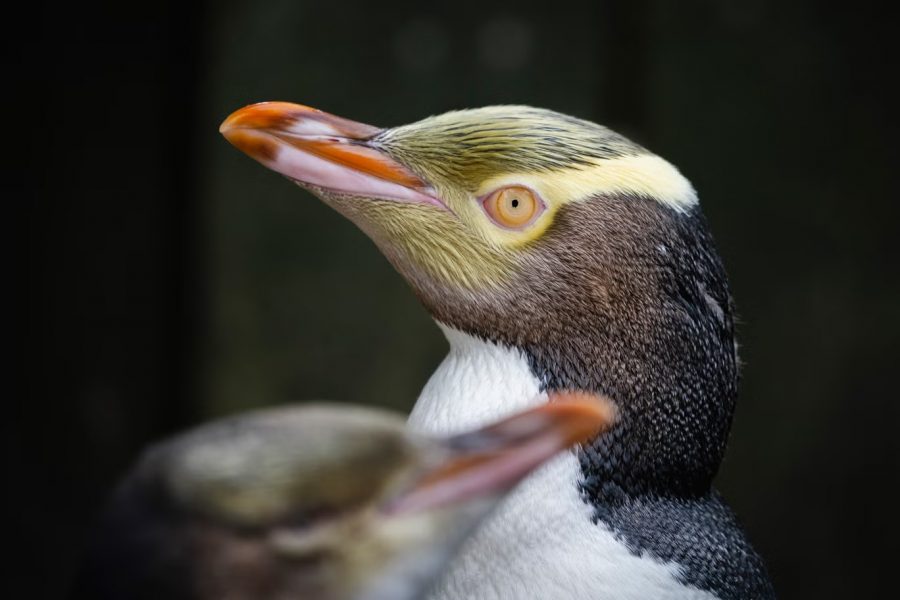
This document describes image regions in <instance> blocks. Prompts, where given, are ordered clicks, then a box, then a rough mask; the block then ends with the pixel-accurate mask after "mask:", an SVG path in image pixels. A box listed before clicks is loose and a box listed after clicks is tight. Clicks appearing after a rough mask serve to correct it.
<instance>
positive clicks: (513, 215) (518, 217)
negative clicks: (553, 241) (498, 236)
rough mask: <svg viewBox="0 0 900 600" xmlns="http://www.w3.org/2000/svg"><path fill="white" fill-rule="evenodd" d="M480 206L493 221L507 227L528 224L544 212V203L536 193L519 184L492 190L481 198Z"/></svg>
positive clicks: (516, 227) (515, 227)
mask: <svg viewBox="0 0 900 600" xmlns="http://www.w3.org/2000/svg"><path fill="white" fill-rule="evenodd" d="M482 206H484V211H485V212H486V213H487V214H488V216H489V217H490V218H491V220H493V221H494V223H496V224H497V225H500V226H501V227H506V228H507V229H521V228H523V227H525V226H526V225H530V224H531V223H532V222H534V220H535V219H537V217H538V216H539V215H540V214H541V213H542V212H544V203H543V202H542V201H541V199H540V198H539V197H538V195H537V194H535V193H534V192H533V191H531V190H530V189H528V188H527V187H523V186H520V185H511V186H509V187H504V188H500V189H499V190H494V191H493V192H491V193H490V194H488V196H487V197H486V198H485V199H484V200H482Z"/></svg>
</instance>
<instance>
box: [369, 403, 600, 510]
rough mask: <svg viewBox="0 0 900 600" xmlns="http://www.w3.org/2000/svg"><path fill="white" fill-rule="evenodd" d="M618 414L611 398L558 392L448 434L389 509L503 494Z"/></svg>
mask: <svg viewBox="0 0 900 600" xmlns="http://www.w3.org/2000/svg"><path fill="white" fill-rule="evenodd" d="M615 414H616V410H615V405H614V404H613V403H612V401H610V400H609V399H607V398H605V397H600V396H590V395H587V394H580V393H579V394H572V393H557V394H553V395H551V398H550V402H549V403H547V404H545V405H543V406H540V407H538V408H534V409H531V410H528V411H525V412H523V413H519V414H516V415H514V416H512V417H509V418H507V419H505V420H503V421H500V422H498V423H495V424H492V425H489V426H487V427H485V428H482V429H478V430H476V431H472V432H467V433H463V434H460V435H456V436H453V437H449V438H446V439H445V440H443V442H442V444H441V448H442V450H443V456H442V457H441V459H439V460H438V461H437V464H434V465H431V466H430V467H428V468H426V469H425V471H424V472H423V473H421V474H420V475H419V476H418V477H417V478H416V480H415V481H414V482H413V483H412V485H411V486H409V488H408V489H407V490H405V491H403V492H401V493H400V494H399V495H398V496H397V497H394V498H392V499H391V500H390V501H389V503H388V505H387V506H386V507H385V511H386V512H387V513H390V514H398V513H404V514H405V513H411V512H418V511H422V510H429V509H434V508H439V507H442V506H445V505H449V504H455V503H460V502H466V501H469V500H474V499H477V498H483V497H489V496H497V495H500V494H503V493H505V492H507V491H509V490H510V489H511V488H513V487H514V486H515V485H516V484H518V483H519V482H520V481H521V480H522V479H524V478H525V477H526V476H527V475H528V474H529V473H531V472H532V471H533V470H535V469H536V468H537V467H539V466H541V465H542V464H544V463H545V462H546V461H548V460H549V459H550V458H552V457H553V456H555V455H556V454H557V453H559V452H560V451H562V450H564V449H566V448H568V447H570V446H572V445H574V444H578V443H581V442H584V441H586V440H588V439H590V438H592V437H594V436H596V435H597V434H598V433H599V432H600V431H603V430H605V429H608V428H609V427H610V426H611V425H612V423H613V422H614V421H615Z"/></svg>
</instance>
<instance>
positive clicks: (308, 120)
mask: <svg viewBox="0 0 900 600" xmlns="http://www.w3.org/2000/svg"><path fill="white" fill-rule="evenodd" d="M381 131H382V130H381V129H379V128H377V127H373V126H371V125H366V124H364V123H357V122H356V121H350V120H349V119H344V118H341V117H337V116H335V115H331V114H328V113H326V112H322V111H320V110H316V109H314V108H310V107H308V106H302V105H300V104H291V103H288V102H261V103H259V104H251V105H250V106H246V107H244V108H242V109H240V110H237V111H235V112H234V113H232V114H231V115H230V116H229V117H228V118H227V119H225V121H224V122H223V123H222V125H221V126H220V127H219V132H221V133H222V135H224V136H225V138H226V139H227V140H228V141H229V142H231V143H232V144H233V145H234V146H235V147H236V148H238V149H239V150H241V151H243V152H245V153H246V154H248V155H249V156H250V157H251V158H254V159H256V160H258V161H259V162H261V163H262V164H263V165H265V166H266V167H268V168H270V169H272V170H273V171H276V172H277V173H281V174H282V175H285V176H287V177H289V178H291V179H293V180H295V181H297V182H298V183H300V184H305V185H307V186H312V187H316V188H324V189H325V190H327V191H330V192H337V193H340V194H345V195H350V196H362V197H365V198H378V199H387V200H396V201H401V202H423V203H426V204H436V205H438V206H443V205H442V204H441V203H440V202H439V201H438V200H437V199H436V198H435V196H434V191H433V190H432V189H431V188H430V186H429V185H428V184H427V183H426V182H425V181H423V180H422V179H421V178H420V177H419V176H418V175H416V174H415V173H413V172H412V171H410V170H409V169H408V168H407V167H405V166H404V165H402V164H400V163H399V162H397V161H396V160H394V159H393V158H391V157H390V156H388V155H387V154H386V153H385V152H384V151H383V150H381V149H379V148H378V147H377V145H378V144H377V139H376V138H377V136H378V134H379V133H381Z"/></svg>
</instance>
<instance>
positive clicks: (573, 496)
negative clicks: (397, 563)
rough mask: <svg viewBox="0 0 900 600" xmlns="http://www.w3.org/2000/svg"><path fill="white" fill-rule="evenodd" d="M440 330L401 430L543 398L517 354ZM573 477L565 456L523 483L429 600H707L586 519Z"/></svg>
mask: <svg viewBox="0 0 900 600" xmlns="http://www.w3.org/2000/svg"><path fill="white" fill-rule="evenodd" d="M439 325H440V324H439ZM440 327H441V329H442V330H443V331H444V334H445V335H446V336H447V340H448V341H449V342H450V352H449V354H448V355H447V357H446V358H445V359H444V361H443V362H442V363H441V364H440V366H439V367H438V368H437V370H436V371H435V372H434V374H433V375H432V376H431V379H429V380H428V383H427V384H425V388H424V389H423V390H422V393H421V395H420V396H419V399H418V401H417V402H416V405H415V406H414V407H413V410H412V413H411V414H410V417H409V424H410V427H412V428H413V429H415V430H418V431H423V432H427V433H432V434H434V433H436V434H441V435H446V434H450V433H457V432H460V431H464V430H467V429H471V428H474V427H478V426H481V425H485V424H487V423H490V422H492V421H495V420H497V419H500V418H502V417H504V416H507V415H509V414H512V413H515V412H519V411H521V410H524V409H526V408H528V407H531V406H535V405H537V404H541V403H543V402H546V401H547V395H546V394H545V393H543V392H541V391H540V382H539V381H538V379H537V378H536V377H535V376H534V374H533V373H532V372H531V369H530V368H529V365H528V360H527V358H526V357H525V355H524V354H523V353H522V352H521V351H520V350H518V349H515V348H506V347H502V346H498V345H496V344H493V343H491V342H485V341H483V340H479V339H477V338H475V337H473V336H470V335H468V334H465V333H462V332H460V331H457V330H455V329H451V328H449V327H446V326H444V325H440ZM580 478H581V469H580V465H579V462H578V458H577V457H576V456H575V454H574V453H572V452H565V453H563V454H561V455H560V456H558V457H557V458H555V459H553V460H551V461H550V462H549V463H548V464H546V465H544V466H543V467H542V468H541V469H539V470H538V471H536V472H535V473H533V474H532V475H531V476H530V477H529V478H528V479H526V480H525V481H523V482H522V483H521V484H520V485H519V487H518V488H516V490H515V491H514V492H513V493H512V494H510V496H509V497H508V498H507V499H506V500H505V501H504V502H503V503H502V504H501V505H500V506H499V507H498V509H497V510H496V512H495V513H494V514H493V515H492V516H491V517H490V518H489V519H488V521H487V522H486V523H484V524H483V525H482V526H481V528H480V529H479V530H478V531H477V532H476V533H475V535H473V536H472V537H471V538H470V539H469V540H467V541H466V543H465V544H464V545H463V547H462V550H461V552H460V554H459V555H458V556H457V557H456V559H455V560H454V562H453V563H452V564H451V565H450V568H449V569H448V570H447V572H446V573H445V575H444V576H443V577H442V579H441V580H440V581H439V582H438V585H437V586H436V588H435V589H434V590H433V592H432V594H431V595H430V596H429V600H450V599H457V598H478V599H479V600H492V599H493V600H507V599H509V600H513V599H516V600H518V599H521V600H530V599H535V600H537V599H548V598H567V599H573V600H577V599H585V600H588V599H591V600H603V599H605V598H616V599H619V600H638V599H645V598H655V599H660V600H670V599H676V598H677V599H684V598H697V599H704V600H707V599H710V598H713V596H712V595H711V594H709V593H707V592H702V591H700V590H697V589H695V588H690V587H686V586H684V585H682V584H681V583H680V582H679V581H678V580H677V579H676V576H677V572H678V567H677V566H676V565H674V564H672V563H662V562H659V561H656V560H654V559H652V558H650V557H638V556H634V555H633V554H631V553H630V552H629V551H628V549H627V548H626V547H625V546H624V545H623V544H622V543H621V542H620V541H619V540H618V539H617V538H616V536H615V535H614V534H613V533H612V532H611V531H609V529H607V528H606V527H605V526H604V525H603V524H594V523H592V522H591V513H592V509H591V507H590V506H588V505H587V504H586V503H585V502H584V501H583V500H582V499H581V497H580V496H579V492H578V481H579V480H580Z"/></svg>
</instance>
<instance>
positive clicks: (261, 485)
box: [73, 394, 615, 600]
mask: <svg viewBox="0 0 900 600" xmlns="http://www.w3.org/2000/svg"><path fill="white" fill-rule="evenodd" d="M614 418H615V409H614V407H613V406H612V404H611V403H609V402H608V401H605V400H604V399H602V398H588V397H584V396H578V395H571V394H570V395H568V396H560V397H559V398H557V399H556V401H554V402H553V403H550V404H546V405H544V406H541V407H538V408H535V409H531V410H528V411H524V412H522V413H518V414H516V415H513V416H512V417H509V418H507V419H504V420H501V421H499V422H495V423H493V424H491V425H489V426H487V427H484V428H480V429H476V430H471V431H467V432H464V433H461V434H458V435H454V436H446V437H435V436H423V435H417V434H414V433H410V432H409V431H408V430H407V428H406V424H405V422H404V419H403V417H402V416H401V415H398V414H395V413H392V412H387V411H382V410H376V409H371V408H363V407H355V406H351V405H343V406H342V405H336V404H327V403H313V404H308V405H301V406H289V407H280V408H271V409H266V410H261V411H258V412H252V413H249V414H242V415H238V416H234V417H230V418H225V419H223V420H219V421H215V422H212V423H208V424H206V425H202V426H200V427H197V428H195V429H193V430H191V431H188V432H187V433H183V434H181V435H179V436H176V437H174V438H173V439H170V440H167V441H164V442H161V443H159V444H157V445H155V446H154V447H152V448H150V449H149V450H148V451H147V452H145V454H144V455H143V457H142V458H141V459H140V460H139V461H138V464H137V465H136V466H135V467H134V468H133V469H132V470H131V472H130V473H129V474H128V475H127V476H126V477H125V479H124V480H123V482H122V484H121V485H120V487H119V488H118V490H117V492H116V494H115V495H114V496H113V499H112V501H111V503H110V506H109V508H108V509H107V511H106V512H105V514H104V517H103V519H102V520H101V524H100V526H99V527H98V531H97V535H96V539H95V541H94V543H93V545H92V549H91V553H90V555H89V560H88V563H87V567H86V568H85V570H84V575H83V576H82V578H81V581H80V585H79V586H78V587H77V589H76V593H75V594H74V595H73V597H74V598H85V599H87V598H91V599H93V600H120V599H121V600H125V599H128V600H142V599H147V600H151V599H152V600H159V599H161V598H166V599H168V600H288V599H297V598H315V599H317V600H345V599H357V600H363V599H364V600H405V599H413V598H420V597H422V594H423V593H424V592H425V591H426V590H427V588H428V586H429V584H430V583H431V581H432V580H433V579H434V577H435V575H436V574H438V573H439V572H441V570H442V568H444V567H445V566H446V563H447V561H448V560H449V559H450V557H451V556H452V555H453V553H454V551H455V550H456V549H457V547H458V546H459V544H460V542H461V540H463V539H464V538H465V537H466V536H467V535H468V534H469V533H470V532H471V531H472V529H473V528H474V527H476V526H477V524H478V523H479V522H480V521H481V520H482V519H483V518H484V516H485V515H486V514H487V513H488V512H489V511H490V510H492V509H493V507H494V506H495V505H496V504H497V503H498V501H499V500H500V499H501V498H503V497H504V496H505V495H506V494H507V493H508V492H509V491H510V490H511V489H512V488H513V487H514V486H515V485H516V483H518V482H519V481H520V480H521V479H522V478H523V477H524V476H525V475H527V474H528V473H530V472H531V471H532V470H534V469H535V468H536V467H538V466H539V465H541V464H543V463H544V462H546V461H547V460H548V459H549V458H550V457H552V456H554V455H555V454H557V453H558V452H559V451H561V450H563V449H564V448H566V447H568V446H570V445H572V444H574V443H576V442H580V441H583V440H584V439H585V438H587V437H589V436H592V435H594V434H595V433H596V432H597V431H599V430H600V429H601V428H603V427H607V426H608V425H609V424H610V423H611V422H612V421H613V419H614Z"/></svg>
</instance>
